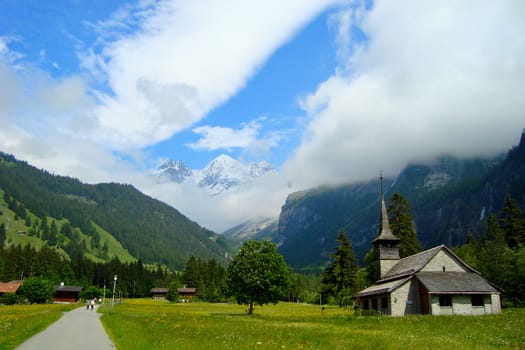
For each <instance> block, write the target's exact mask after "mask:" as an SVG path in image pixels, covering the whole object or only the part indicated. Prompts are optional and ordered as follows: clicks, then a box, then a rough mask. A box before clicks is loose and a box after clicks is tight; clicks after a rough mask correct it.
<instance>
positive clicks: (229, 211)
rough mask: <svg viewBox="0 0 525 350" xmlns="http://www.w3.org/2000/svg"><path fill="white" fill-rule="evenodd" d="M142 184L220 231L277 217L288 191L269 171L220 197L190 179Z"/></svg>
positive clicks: (203, 224)
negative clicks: (259, 217)
mask: <svg viewBox="0 0 525 350" xmlns="http://www.w3.org/2000/svg"><path fill="white" fill-rule="evenodd" d="M139 186H140V188H141V189H142V190H143V191H144V192H145V193H147V194H148V195H150V196H152V197H154V198H158V199H159V200H162V201H164V202H165V203H168V204H170V205H172V206H173V207H175V208H177V210H179V211H180V212H181V213H183V214H184V215H186V216H188V217H189V218H191V219H192V220H194V221H196V222H198V223H199V224H200V225H202V226H204V227H207V228H208V229H211V230H214V231H215V232H218V233H221V232H223V231H225V230H227V229H229V228H231V227H233V226H236V225H238V224H240V223H242V222H245V221H246V220H248V219H252V218H254V217H256V216H261V217H275V218H276V217H278V215H279V211H280V208H281V206H282V204H283V203H284V201H285V199H286V196H287V194H288V190H287V189H286V186H284V184H283V183H282V178H281V177H280V176H278V175H277V174H266V175H265V176H264V177H262V178H259V179H258V180H257V181H254V182H253V183H251V184H247V185H244V186H243V187H242V188H237V189H233V190H229V191H227V192H224V193H222V194H221V195H219V196H210V195H209V194H207V192H206V191H203V190H202V189H200V188H198V187H197V185H195V184H192V183H191V182H184V183H182V184H177V183H161V184H158V183H153V182H151V181H147V180H145V181H141V182H140V185H139Z"/></svg>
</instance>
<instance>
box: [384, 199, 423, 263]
mask: <svg viewBox="0 0 525 350" xmlns="http://www.w3.org/2000/svg"><path fill="white" fill-rule="evenodd" d="M388 216H389V222H390V229H391V230H392V233H393V234H394V236H396V237H397V238H399V239H400V240H401V241H400V242H399V245H398V247H399V256H400V257H401V258H404V257H407V256H409V255H412V254H415V253H418V252H420V251H421V243H419V240H418V239H417V233H416V229H415V226H414V220H413V219H412V216H411V215H410V206H409V204H408V201H407V200H406V199H405V198H404V197H403V196H401V195H400V194H399V193H394V194H393V195H392V197H391V198H390V206H389V207H388Z"/></svg>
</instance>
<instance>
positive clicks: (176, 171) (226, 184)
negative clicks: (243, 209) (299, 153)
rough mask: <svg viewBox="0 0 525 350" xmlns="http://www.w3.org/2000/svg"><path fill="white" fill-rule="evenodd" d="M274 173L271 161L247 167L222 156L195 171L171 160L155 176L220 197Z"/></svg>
mask: <svg viewBox="0 0 525 350" xmlns="http://www.w3.org/2000/svg"><path fill="white" fill-rule="evenodd" d="M274 171H275V169H274V168H273V167H272V166H271V165H270V164H269V163H268V162H264V161H261V162H256V163H250V164H244V163H242V162H240V161H238V160H235V159H233V158H232V157H230V156H227V155H225V154H221V155H220V156H218V157H217V158H215V159H214V160H212V161H211V162H210V163H209V164H208V165H206V166H205V167H204V168H203V169H202V170H197V169H193V170H192V169H190V168H188V167H187V166H186V165H184V163H183V162H182V161H180V160H178V161H173V160H168V161H166V162H165V163H163V164H162V165H161V166H159V167H158V168H157V170H156V171H155V172H154V173H153V176H155V177H156V178H157V179H158V180H160V181H174V182H177V183H182V182H185V181H192V182H194V183H195V184H196V185H197V186H198V187H200V188H203V189H205V190H206V191H207V192H208V193H209V194H211V195H218V194H220V193H223V192H225V191H228V190H229V189H231V188H234V187H238V186H241V185H243V184H246V183H249V182H251V181H253V180H255V179H256V178H259V177H261V176H263V175H265V174H267V173H269V172H274Z"/></svg>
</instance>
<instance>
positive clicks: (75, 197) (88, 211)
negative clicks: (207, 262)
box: [0, 153, 229, 269]
mask: <svg viewBox="0 0 525 350" xmlns="http://www.w3.org/2000/svg"><path fill="white" fill-rule="evenodd" d="M0 190H2V191H3V194H4V195H3V199H4V203H5V205H6V206H7V207H8V209H9V210H11V211H13V212H14V213H16V218H15V219H18V220H21V221H22V222H23V227H25V230H27V234H28V235H31V236H33V237H36V238H39V239H41V240H44V241H46V243H47V244H48V245H50V246H57V247H60V248H63V249H64V250H65V251H66V252H68V253H70V254H71V253H72V252H73V251H74V250H75V249H82V248H85V245H86V242H87V241H86V240H83V239H82V237H83V236H87V237H89V242H88V243H90V244H91V245H92V247H91V248H94V249H93V250H94V251H97V252H98V254H97V255H98V258H101V259H103V260H104V259H108V258H111V254H109V253H110V252H109V251H108V250H109V247H108V246H107V245H105V244H107V241H108V240H107V239H102V240H101V234H102V233H103V232H107V233H108V234H110V235H111V236H112V237H114V238H115V239H116V240H117V241H118V242H120V244H122V246H123V247H124V248H125V249H127V250H128V251H129V253H131V255H132V256H133V257H135V258H137V259H141V260H142V261H144V262H146V263H163V264H166V265H168V266H169V267H171V268H174V269H181V268H182V267H183V266H184V264H185V263H186V261H187V260H188V259H189V257H190V256H191V255H194V256H197V257H201V258H203V259H210V258H215V259H217V260H218V261H222V262H224V261H225V259H226V258H227V256H228V254H229V247H228V243H227V241H226V240H224V239H223V238H222V237H220V236H219V235H217V234H215V233H213V232H211V231H209V230H206V229H205V228H203V227H201V226H199V225H198V224H197V223H195V222H192V221H191V220H189V219H188V218H186V217H185V216H184V215H182V214H181V213H179V212H178V211H177V210H175V209H174V208H172V207H170V206H168V205H166V204H164V203H162V202H160V201H158V200H155V199H153V198H150V197H148V196H146V195H144V194H142V193H141V192H139V191H138V190H136V189H135V188H134V187H133V186H130V185H121V184H115V183H108V184H98V185H88V184H83V183H81V182H80V181H78V180H76V179H73V178H69V177H63V176H56V175H52V174H50V173H48V172H46V171H42V170H39V169H36V168H35V167H32V166H30V165H28V164H27V163H25V162H21V161H18V160H16V159H15V158H14V157H13V156H10V155H7V154H3V153H0ZM8 209H6V210H8ZM6 218H7V215H2V216H1V220H3V222H4V223H6V224H8V222H6V221H7V219H6ZM20 225H21V224H19V226H18V227H22V226H20ZM14 227H15V226H14V222H12V223H11V228H12V229H14ZM25 230H24V231H25Z"/></svg>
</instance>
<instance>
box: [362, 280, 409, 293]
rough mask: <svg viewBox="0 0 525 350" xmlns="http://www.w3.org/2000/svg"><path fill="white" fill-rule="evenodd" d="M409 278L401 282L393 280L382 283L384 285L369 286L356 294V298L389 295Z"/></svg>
mask: <svg viewBox="0 0 525 350" xmlns="http://www.w3.org/2000/svg"><path fill="white" fill-rule="evenodd" d="M410 278H411V277H407V278H405V279H402V280H393V281H388V282H384V283H378V284H374V285H371V286H370V287H368V288H365V289H363V290H362V291H360V292H359V293H357V294H356V296H359V297H366V296H370V295H378V294H386V293H390V292H391V291H393V290H394V289H396V288H397V287H399V286H401V285H403V284H404V283H405V282H406V281H408V280H409V279H410Z"/></svg>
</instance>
